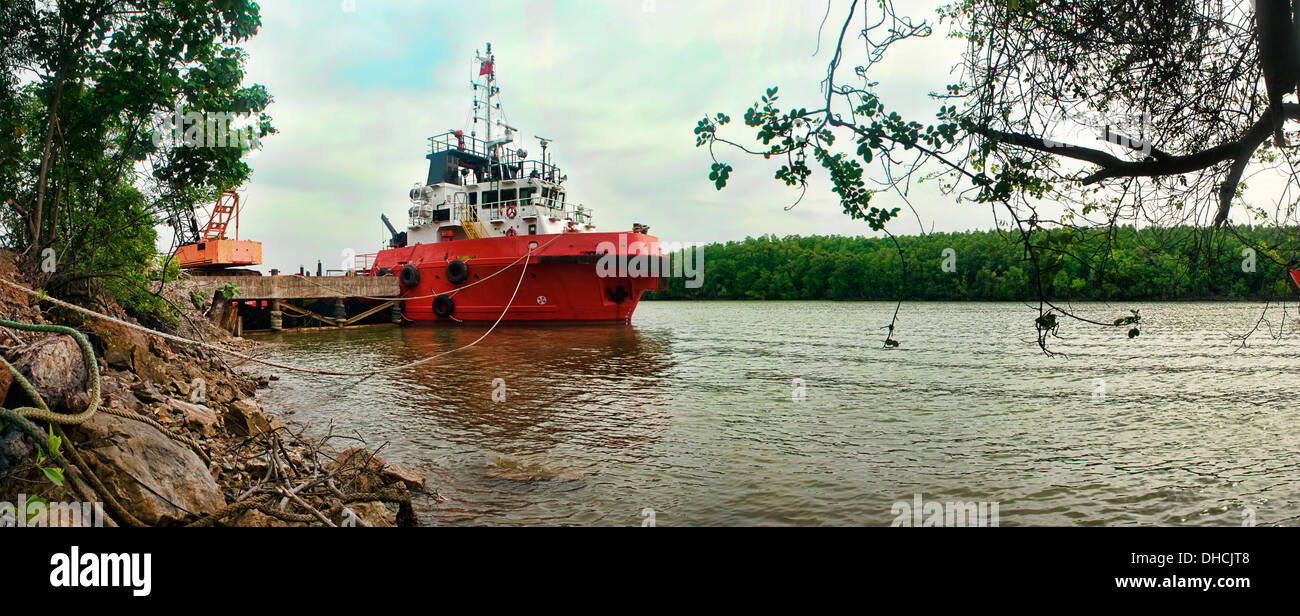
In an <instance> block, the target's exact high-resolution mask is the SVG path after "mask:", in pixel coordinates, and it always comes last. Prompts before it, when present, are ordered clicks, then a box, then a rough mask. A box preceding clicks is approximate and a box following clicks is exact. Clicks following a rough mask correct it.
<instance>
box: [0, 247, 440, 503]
mask: <svg viewBox="0 0 1300 616" xmlns="http://www.w3.org/2000/svg"><path fill="white" fill-rule="evenodd" d="M0 277H4V278H5V279H7V280H10V281H12V282H16V283H18V284H21V285H24V286H27V287H28V288H31V285H28V284H27V283H26V281H25V280H24V279H23V277H22V276H21V275H19V274H18V273H17V271H16V268H15V267H14V266H13V264H12V261H10V260H8V259H3V258H0ZM168 294H171V295H173V296H174V297H168V299H169V300H171V301H172V303H173V305H175V306H176V307H177V308H178V309H180V310H181V311H182V313H183V314H182V315H181V319H180V325H179V326H178V330H177V331H175V332H169V333H175V334H176V335H179V336H181V337H184V338H188V339H191V340H202V341H204V342H207V343H209V344H215V345H218V346H220V347H223V348H229V349H233V350H238V351H241V352H243V353H245V354H252V353H255V349H256V343H253V342H251V341H247V340H242V339H238V338H233V337H231V336H230V335H229V334H228V333H226V332H225V331H224V330H222V329H221V328H218V327H216V326H215V325H213V324H212V323H211V321H209V320H208V317H207V315H206V312H207V311H206V310H198V309H194V308H193V306H192V304H191V303H190V302H189V301H188V298H184V297H183V294H182V292H181V291H180V290H179V288H178V287H177V288H169V289H165V290H164V297H167V296H168ZM83 303H85V304H86V305H87V308H89V309H91V310H94V311H96V312H100V313H103V314H106V315H109V316H113V317H116V318H120V319H123V320H126V321H130V319H129V318H128V317H127V316H126V315H125V314H124V313H123V311H122V310H121V309H120V308H119V307H117V306H116V305H115V304H114V303H113V302H112V300H111V299H106V298H95V300H94V301H93V302H91V301H87V302H83ZM0 318H3V319H8V320H10V321H15V322H21V323H34V324H50V323H54V324H59V325H66V326H69V327H73V328H75V329H77V330H78V331H80V332H82V333H83V334H85V335H86V337H87V338H88V339H89V340H90V342H91V344H92V346H93V347H94V351H95V355H96V359H95V364H96V365H94V366H90V368H91V369H95V370H98V372H99V378H100V393H101V396H100V401H99V402H100V410H99V411H98V412H96V413H95V414H94V415H92V416H91V417H90V418H89V419H88V420H86V421H84V422H82V423H75V424H67V425H63V426H62V427H63V428H64V430H65V433H66V436H67V441H68V442H65V443H62V449H63V455H62V457H63V458H65V460H62V461H60V460H48V459H46V460H44V461H43V462H42V455H41V454H42V453H43V452H44V451H45V449H43V447H46V446H47V444H40V443H35V442H33V441H34V439H33V438H31V436H30V435H27V434H25V433H24V432H23V431H21V430H19V428H18V426H16V425H13V423H14V422H2V423H3V424H4V425H3V428H2V429H0V502H9V503H15V502H20V498H29V495H38V496H39V497H40V498H41V499H44V500H45V501H48V502H49V503H65V502H84V501H83V498H82V497H83V496H85V495H87V494H94V495H95V496H96V499H95V500H102V501H104V502H105V518H106V520H105V523H106V524H107V525H118V526H132V525H145V526H178V525H196V526H212V525H217V526H397V525H414V524H415V523H416V522H415V516H414V513H413V512H412V509H411V494H412V492H413V491H414V492H418V491H423V490H424V489H425V485H424V482H425V480H424V477H423V476H422V475H420V474H419V473H418V472H415V471H412V470H409V469H403V468H399V467H396V466H393V465H391V464H388V463H386V462H385V461H384V460H382V459H381V458H379V457H377V456H375V455H374V452H375V451H376V450H377V449H378V447H377V446H375V445H372V444H367V443H365V442H364V441H362V440H361V439H360V438H359V437H357V436H355V435H347V436H343V435H337V434H333V433H332V432H331V431H330V430H329V429H327V428H321V427H316V429H313V427H311V426H301V425H296V424H294V423H293V422H291V421H286V420H285V419H283V418H281V417H277V416H275V415H274V414H272V413H269V412H267V410H266V409H264V408H263V407H262V406H261V405H260V404H259V403H258V402H257V392H258V390H259V389H261V388H266V387H272V386H274V381H275V380H277V377H276V376H275V375H273V374H269V373H264V372H259V369H258V368H257V367H256V365H255V364H254V365H243V364H241V363H240V362H243V361H244V360H238V361H235V360H230V359H228V358H226V357H224V356H223V355H222V354H221V353H219V352H216V351H213V350H209V349H205V348H203V347H200V346H196V345H185V344H180V343H176V342H170V341H167V340H165V339H162V338H160V337H158V336H152V335H149V334H146V333H144V332H140V331H137V330H134V329H131V328H129V327H126V326H123V325H121V324H119V323H114V322H111V321H107V320H104V319H98V318H95V317H91V316H87V315H84V314H81V313H78V312H75V311H72V310H69V309H66V308H60V307H53V306H51V305H50V304H49V303H48V302H40V303H39V304H38V302H37V301H36V298H34V297H32V296H30V295H28V294H25V293H22V292H21V291H17V290H15V289H12V288H8V287H0ZM0 353H2V354H3V355H4V357H5V358H6V359H7V360H9V361H10V362H11V363H12V364H13V366H14V368H15V369H16V370H18V371H19V372H20V373H21V374H22V375H23V376H24V377H26V378H27V380H29V381H30V382H31V384H32V386H33V387H34V388H35V389H36V391H37V392H38V393H39V394H40V396H41V397H42V398H43V399H44V401H45V402H46V403H47V404H48V406H49V408H50V409H51V410H53V411H55V412H57V413H61V414H68V415H71V414H76V413H80V412H82V411H84V410H86V408H87V406H88V404H89V402H90V399H89V395H88V391H89V388H88V386H87V383H88V375H89V373H88V372H87V366H86V362H85V360H84V358H83V355H82V352H81V350H80V348H79V347H78V346H77V343H76V341H75V340H74V339H73V338H72V337H71V336H67V335H59V334H43V333H39V332H27V331H17V330H14V329H10V328H0ZM0 398H3V399H4V403H3V406H4V407H5V408H8V409H14V408H17V407H22V406H31V405H33V404H34V401H32V400H30V399H29V398H30V396H29V395H28V394H27V392H25V391H24V390H23V389H22V388H20V387H19V386H18V384H17V383H15V381H14V379H13V376H12V375H11V374H10V373H9V371H7V370H3V369H0ZM34 423H35V424H36V425H37V426H39V427H40V428H41V429H42V430H43V431H45V430H51V427H50V426H48V425H47V422H45V421H42V420H35V421H34ZM78 459H79V460H80V462H81V463H80V464H76V462H77V461H78ZM57 462H63V463H64V466H65V468H66V469H67V471H68V472H65V473H64V475H65V476H64V477H63V478H62V479H63V480H62V481H61V482H59V481H55V480H53V479H51V478H50V477H49V474H48V473H46V472H45V471H43V470H42V469H43V468H50V467H51V466H52V465H55V466H57V464H55V463H57ZM69 462H71V463H69ZM60 484H61V485H60ZM113 501H116V503H114V502H113ZM115 504H116V505H117V506H116V507H115V506H114V505H115ZM37 509H38V510H39V511H37V512H35V514H33V513H32V512H31V511H30V510H29V511H28V512H27V516H28V519H25V520H24V521H23V522H24V523H27V524H28V525H32V524H49V525H65V524H67V523H68V520H65V519H56V518H55V516H53V515H52V514H51V513H49V512H46V511H44V509H45V508H44V507H37ZM53 510H54V508H50V511H53ZM12 518H13V512H10V519H8V520H6V521H7V522H9V523H14V520H13V519H12ZM80 523H82V524H88V523H90V521H89V520H81V521H80Z"/></svg>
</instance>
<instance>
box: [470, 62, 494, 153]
mask: <svg viewBox="0 0 1300 616" xmlns="http://www.w3.org/2000/svg"><path fill="white" fill-rule="evenodd" d="M474 56H475V58H476V59H477V60H478V66H479V69H478V77H479V79H480V80H481V83H480V82H479V81H473V82H471V85H473V86H474V123H475V124H477V123H478V122H479V121H480V120H482V122H483V141H491V140H492V106H493V105H496V106H497V107H498V108H499V107H500V106H501V103H494V102H493V100H492V99H493V98H494V97H496V95H497V94H500V93H501V89H500V88H498V87H497V86H496V81H497V71H496V58H495V57H494V56H493V55H492V43H488V44H487V55H481V54H479V53H478V51H475V52H474ZM479 88H482V89H483V98H482V99H480V98H479ZM480 106H481V111H482V113H483V115H482V116H480V115H479V112H480ZM471 134H472V132H471Z"/></svg>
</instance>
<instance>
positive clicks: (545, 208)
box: [480, 196, 590, 220]
mask: <svg viewBox="0 0 1300 616" xmlns="http://www.w3.org/2000/svg"><path fill="white" fill-rule="evenodd" d="M512 205H513V206H514V207H515V216H516V217H521V216H522V217H528V216H536V217H541V216H548V217H551V218H560V219H563V218H567V217H569V215H570V212H569V211H568V210H567V209H566V208H565V206H564V203H563V202H562V201H559V200H558V199H551V198H543V197H535V196H534V197H523V198H519V199H510V200H507V201H493V202H491V203H488V204H485V205H484V206H482V207H481V208H480V209H481V210H482V212H483V217H484V218H486V219H488V220H505V219H506V216H505V211H506V208H508V207H510V206H512ZM579 207H581V206H579ZM587 212H590V210H587ZM588 220H590V216H588Z"/></svg>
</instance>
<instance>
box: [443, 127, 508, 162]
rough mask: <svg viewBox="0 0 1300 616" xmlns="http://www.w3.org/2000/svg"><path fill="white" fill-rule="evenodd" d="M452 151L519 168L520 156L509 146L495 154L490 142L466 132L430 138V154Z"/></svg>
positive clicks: (449, 132)
mask: <svg viewBox="0 0 1300 616" xmlns="http://www.w3.org/2000/svg"><path fill="white" fill-rule="evenodd" d="M452 150H456V151H460V152H465V153H467V154H473V155H475V156H480V157H483V158H487V159H489V160H491V161H492V163H493V164H498V163H499V164H503V165H511V166H517V165H518V164H519V156H518V154H517V152H518V150H517V149H511V148H510V145H509V144H507V145H506V146H504V147H500V148H497V151H496V152H493V151H492V147H491V146H490V145H488V142H486V141H484V140H482V139H479V138H477V137H475V136H473V135H466V134H465V133H464V132H461V133H457V132H456V131H447V132H445V133H442V134H441V135H434V136H432V137H429V153H430V154H437V153H438V152H448V151H452Z"/></svg>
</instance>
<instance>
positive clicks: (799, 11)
mask: <svg viewBox="0 0 1300 616" xmlns="http://www.w3.org/2000/svg"><path fill="white" fill-rule="evenodd" d="M260 4H261V7H262V22H263V26H262V30H261V32H260V33H259V34H258V35H257V37H256V38H254V39H253V40H252V41H250V42H249V43H248V44H247V46H246V47H247V50H248V53H249V59H248V66H247V73H248V81H249V82H252V83H260V84H263V85H266V86H267V88H268V89H269V90H270V92H271V94H272V95H273V96H274V98H275V102H274V104H272V106H271V107H270V109H269V113H270V114H271V115H272V116H273V117H274V124H275V126H276V127H277V128H278V129H279V130H280V133H279V134H277V135H274V136H272V137H270V138H268V139H267V140H266V141H265V143H264V145H265V149H264V151H262V152H261V153H260V154H258V155H257V156H256V157H255V158H253V159H252V160H251V161H250V162H251V165H252V166H253V169H254V173H253V177H252V179H251V181H250V182H249V183H248V184H247V185H246V186H245V187H244V192H245V196H246V199H247V201H246V208H245V209H244V211H243V216H242V218H241V225H240V233H241V237H242V238H244V239H255V240H259V241H261V242H263V261H264V265H263V267H262V268H261V269H263V270H266V269H269V268H271V267H279V268H281V269H284V270H294V271H296V270H297V267H298V266H299V265H305V266H308V267H311V268H314V267H315V261H316V259H318V258H319V259H324V260H325V261H326V267H337V262H339V261H340V260H341V259H340V257H339V255H340V253H341V252H342V251H344V250H345V249H353V250H355V251H357V252H359V253H364V252H373V251H375V250H377V249H378V248H379V246H380V243H381V241H382V239H383V238H384V237H385V234H384V232H383V231H382V226H381V224H380V222H379V215H380V214H381V213H385V214H387V215H388V216H389V218H390V219H392V220H393V221H394V223H395V224H397V225H398V226H399V227H404V226H405V221H406V218H407V215H406V209H407V207H408V206H409V202H408V200H407V192H408V191H409V190H410V188H411V186H412V185H413V184H414V183H415V182H417V181H419V180H422V179H423V178H424V176H425V174H426V172H427V164H428V161H426V160H425V159H424V155H425V154H426V153H427V148H428V143H427V142H426V139H427V138H428V137H430V136H432V135H435V134H438V133H441V132H444V131H446V130H448V129H453V128H456V129H460V128H467V127H468V124H469V118H470V108H471V104H472V92H471V90H470V88H469V82H470V78H471V76H472V71H474V70H475V69H476V68H477V67H476V66H475V65H474V63H473V57H474V52H475V50H476V49H482V48H483V46H484V43H486V42H488V41H490V42H492V45H493V49H494V51H495V52H496V54H497V74H498V78H499V80H500V86H501V88H502V97H501V101H502V107H503V109H504V111H505V114H506V118H507V120H508V121H509V123H510V124H511V125H513V126H515V127H518V128H519V129H520V130H521V136H522V137H524V138H525V140H524V142H523V143H522V144H521V145H522V146H523V147H525V148H527V149H528V150H529V151H530V152H531V153H533V154H534V155H535V154H536V153H538V152H539V148H538V147H537V143H536V140H535V139H533V138H532V137H533V136H534V135H542V136H545V137H549V138H551V139H554V140H555V142H554V145H553V146H552V147H551V150H550V151H551V153H552V154H553V155H554V158H555V162H556V163H557V164H559V165H560V166H561V167H562V168H563V169H564V170H565V172H566V173H567V174H568V176H569V180H568V183H567V186H568V189H569V198H570V201H576V202H580V203H584V204H586V205H588V206H590V207H592V208H594V210H595V216H596V224H597V225H598V229H599V230H605V231H617V230H625V229H630V228H631V225H632V223H633V222H639V223H643V224H648V225H650V226H651V230H652V233H653V234H655V235H657V236H659V237H660V238H661V239H663V240H674V241H683V242H694V241H721V240H738V239H743V238H745V237H746V236H756V235H761V234H764V233H775V234H777V235H788V234H801V235H810V234H845V235H855V234H866V233H867V231H868V230H867V229H866V227H865V225H862V224H861V223H854V222H851V221H849V220H848V219H847V217H845V216H844V215H843V213H842V211H841V209H840V207H839V205H838V203H837V200H836V199H835V198H834V195H832V194H831V193H830V192H829V191H828V190H827V188H826V184H825V183H820V184H818V185H817V188H818V189H817V190H813V191H810V193H809V195H808V197H807V198H805V199H804V201H803V202H802V203H800V204H799V205H798V206H797V207H795V208H794V209H793V210H791V211H788V212H787V211H785V209H784V208H785V207H786V206H787V205H789V204H790V203H792V202H793V201H794V199H795V198H796V196H797V194H796V193H795V192H792V190H790V189H787V188H786V187H785V186H784V185H782V184H780V183H778V182H777V181H775V180H773V179H772V171H773V169H774V167H772V166H771V165H770V164H769V163H767V162H765V161H762V160H755V159H752V158H749V157H741V156H739V155H735V154H728V155H727V158H729V159H730V160H731V162H732V164H733V166H734V167H735V172H734V173H733V176H732V178H733V179H732V182H731V185H730V186H729V187H728V188H727V189H726V190H723V191H721V192H719V191H717V190H715V189H714V188H713V185H712V183H711V182H710V181H709V180H708V177H707V176H708V172H709V164H710V161H709V158H708V155H707V153H706V152H705V151H704V150H701V149H697V148H696V147H695V142H694V135H693V134H692V130H693V129H694V127H695V123H696V122H697V121H698V120H699V119H700V118H701V117H702V116H703V115H705V114H706V113H714V112H718V111H723V112H727V113H729V114H731V115H732V116H733V118H735V119H736V121H735V122H734V123H733V127H736V128H738V129H743V130H737V131H733V133H732V134H733V135H734V136H736V137H740V138H751V137H752V134H751V130H750V129H748V128H746V127H744V126H743V124H742V123H741V122H740V121H739V120H740V118H741V116H742V114H743V112H744V110H745V109H746V108H747V107H748V106H749V105H750V104H751V103H752V102H753V101H755V100H756V99H757V98H758V97H759V96H760V95H761V94H762V93H763V91H764V89H766V88H767V87H769V86H773V85H777V86H780V88H781V93H782V96H783V98H784V99H785V100H784V102H785V103H786V104H790V105H793V104H798V105H800V106H806V107H809V108H813V106H814V105H815V104H816V100H817V98H818V96H819V94H818V82H819V81H820V80H821V78H822V77H823V75H824V71H825V66H826V63H827V62H828V61H829V57H828V55H827V53H828V50H829V49H831V48H832V46H833V43H834V41H833V38H832V37H834V36H836V35H837V34H838V30H837V26H838V25H839V24H842V22H843V19H844V16H843V15H842V14H836V12H835V11H832V13H831V15H830V16H829V19H828V21H827V24H826V27H825V28H824V29H823V31H822V42H821V52H820V53H819V54H818V55H817V56H814V55H813V53H814V51H815V50H816V49H817V45H818V25H819V23H820V22H821V20H822V17H823V15H824V14H825V11H826V6H825V5H824V4H821V5H819V3H817V2H803V1H799V2H794V1H787V2H776V1H754V0H748V1H743V2H742V1H737V2H712V1H710V2H700V1H698V0H696V1H687V0H609V1H608V2H604V3H598V2H591V1H582V2H578V1H564V0H554V1H552V0H532V1H523V0H512V1H502V2H488V1H475V2H443V1H438V2H430V1H428V0H351V1H345V0H312V1H310V2H308V1H307V0H263V1H262V2H261V3H260ZM837 4H838V3H837ZM869 4H872V3H869ZM900 4H905V5H907V6H908V9H906V10H909V11H911V12H912V13H913V14H914V15H925V16H931V17H932V16H933V7H934V6H937V4H938V3H933V2H907V3H900ZM836 8H837V9H840V10H841V11H842V10H846V9H845V8H844V7H836ZM857 47H858V48H860V45H858V46H857ZM899 51H904V50H902V49H900V50H899ZM906 51H907V53H898V54H896V55H895V56H894V61H892V62H890V63H889V65H888V66H884V67H881V68H882V70H880V71H878V72H877V73H876V74H875V78H876V79H879V80H880V81H881V82H882V90H883V92H884V94H885V97H886V102H887V103H889V104H890V105H891V106H893V107H897V108H901V109H903V110H905V111H907V110H912V112H913V113H914V114H915V117H917V118H918V119H919V120H920V121H925V120H926V119H928V118H932V117H933V109H934V106H933V105H931V104H930V102H929V101H928V100H926V97H925V95H926V93H928V92H930V91H933V90H936V89H942V87H943V86H944V85H945V84H946V83H948V81H947V79H948V73H949V69H950V67H951V66H952V65H953V64H954V63H955V62H956V60H957V54H958V53H959V51H960V47H959V45H958V44H957V43H956V42H954V41H950V40H945V39H944V38H943V37H941V36H935V37H932V38H931V39H928V40H927V41H925V42H922V43H919V44H912V45H910V46H909V47H908V48H907V49H906ZM883 198H885V197H882V199H883ZM914 203H915V204H916V205H917V207H918V209H919V210H920V213H921V216H922V220H923V221H924V222H925V224H926V225H927V227H929V226H930V225H933V226H934V227H935V228H936V229H938V230H964V229H970V228H990V227H991V226H992V225H993V220H992V217H991V216H990V214H989V212H988V210H987V209H984V208H980V207H978V206H970V205H966V206H958V205H955V204H954V203H953V202H952V200H951V199H949V198H947V197H940V196H938V195H935V194H933V193H931V192H928V191H921V193H918V198H917V199H915V200H914ZM893 228H894V229H895V230H896V231H897V232H901V233H909V232H915V231H916V230H917V223H916V221H915V219H914V218H911V217H909V219H905V220H903V221H900V222H899V223H898V224H897V226H896V227H893ZM169 240H170V236H169V235H167V236H165V237H163V238H160V241H164V242H166V241H169ZM332 262H333V263H334V265H331V263H332Z"/></svg>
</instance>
